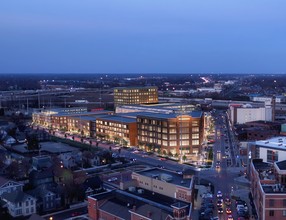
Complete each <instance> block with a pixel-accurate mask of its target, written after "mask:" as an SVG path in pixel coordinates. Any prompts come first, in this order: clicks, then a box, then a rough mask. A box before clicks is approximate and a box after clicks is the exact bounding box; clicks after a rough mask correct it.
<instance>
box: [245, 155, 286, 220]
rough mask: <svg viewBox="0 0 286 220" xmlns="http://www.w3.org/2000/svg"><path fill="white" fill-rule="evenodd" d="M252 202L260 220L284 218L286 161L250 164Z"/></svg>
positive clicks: (285, 212) (254, 162)
mask: <svg viewBox="0 0 286 220" xmlns="http://www.w3.org/2000/svg"><path fill="white" fill-rule="evenodd" d="M250 178H251V179H250V183H251V193H252V196H253V202H254V205H255V208H256V211H257V215H258V218H257V219H260V220H272V219H273V220H274V219H284V218H286V161H285V160H284V161H279V162H275V163H267V162H263V161H262V160H261V159H255V160H253V161H252V163H251V164H250Z"/></svg>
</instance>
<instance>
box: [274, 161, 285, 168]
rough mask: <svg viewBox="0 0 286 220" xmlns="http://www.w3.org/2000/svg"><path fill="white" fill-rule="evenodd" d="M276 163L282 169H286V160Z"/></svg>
mask: <svg viewBox="0 0 286 220" xmlns="http://www.w3.org/2000/svg"><path fill="white" fill-rule="evenodd" d="M276 165H277V167H278V168H279V169H280V170H286V160H282V161H278V162H276Z"/></svg>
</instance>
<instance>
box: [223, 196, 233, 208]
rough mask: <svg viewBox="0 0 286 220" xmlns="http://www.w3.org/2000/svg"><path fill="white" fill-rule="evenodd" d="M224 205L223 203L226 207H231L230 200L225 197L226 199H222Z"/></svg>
mask: <svg viewBox="0 0 286 220" xmlns="http://www.w3.org/2000/svg"><path fill="white" fill-rule="evenodd" d="M224 203H225V204H226V205H227V206H230V205H231V200H230V198H228V197H226V198H225V199H224Z"/></svg>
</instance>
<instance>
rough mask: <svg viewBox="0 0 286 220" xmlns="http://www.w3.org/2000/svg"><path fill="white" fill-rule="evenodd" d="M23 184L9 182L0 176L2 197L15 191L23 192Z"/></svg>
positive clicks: (0, 193)
mask: <svg viewBox="0 0 286 220" xmlns="http://www.w3.org/2000/svg"><path fill="white" fill-rule="evenodd" d="M22 190H23V184H22V183H18V182H16V181H12V180H8V179H6V178H4V177H1V176H0V196H1V195H2V194H3V193H10V192H13V191H22Z"/></svg>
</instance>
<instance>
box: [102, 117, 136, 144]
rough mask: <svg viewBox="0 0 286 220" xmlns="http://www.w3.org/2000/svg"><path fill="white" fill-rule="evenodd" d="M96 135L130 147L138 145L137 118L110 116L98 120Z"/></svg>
mask: <svg viewBox="0 0 286 220" xmlns="http://www.w3.org/2000/svg"><path fill="white" fill-rule="evenodd" d="M96 135H97V136H98V137H99V138H103V139H105V140H109V141H114V142H117V143H121V144H123V145H128V146H136V145H137V124H136V118H132V117H131V118H130V117H122V116H118V115H109V116H105V117H98V118H97V119H96Z"/></svg>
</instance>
